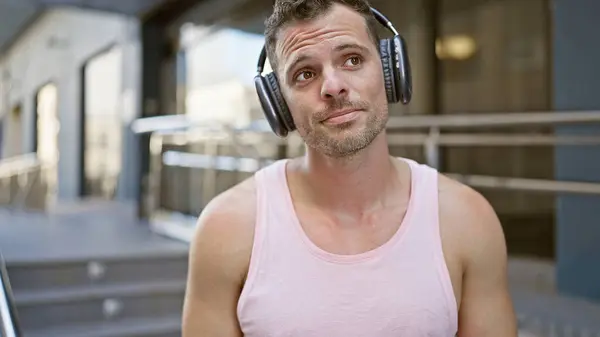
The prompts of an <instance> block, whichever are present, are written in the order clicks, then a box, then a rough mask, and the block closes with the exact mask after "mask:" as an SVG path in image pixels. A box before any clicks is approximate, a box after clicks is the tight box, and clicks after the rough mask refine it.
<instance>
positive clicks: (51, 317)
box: [7, 254, 187, 337]
mask: <svg viewBox="0 0 600 337" xmlns="http://www.w3.org/2000/svg"><path fill="white" fill-rule="evenodd" d="M7 270H8V274H9V277H10V281H11V285H12V289H13V293H14V298H15V303H16V306H17V311H18V315H19V320H20V323H21V326H22V329H23V333H24V336H25V337H59V336H60V337H142V336H144V337H176V336H181V329H180V326H181V309H182V304H183V295H184V290H185V277H186V272H187V258H186V256H185V255H184V254H179V255H177V254H164V255H163V256H149V257H129V258H127V257H123V258H118V259H105V260H91V259H86V260H74V261H63V262H60V261H46V262H43V263H38V262H31V263H16V264H15V263H13V264H11V263H7Z"/></svg>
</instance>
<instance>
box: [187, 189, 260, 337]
mask: <svg viewBox="0 0 600 337" xmlns="http://www.w3.org/2000/svg"><path fill="white" fill-rule="evenodd" d="M252 184H253V183H252V182H250V181H248V182H244V183H242V184H241V185H238V186H236V187H234V188H233V189H231V190H229V191H227V192H225V193H224V194H222V195H220V196H218V197H217V198H215V199H214V200H213V201H211V202H210V204H209V205H208V206H207V207H206V209H205V210H204V211H203V212H202V214H201V215H200V217H199V219H198V227H197V230H196V233H195V236H194V239H193V241H192V243H191V247H190V255H189V270H188V282H187V289H186V294H185V301H184V308H183V324H182V336H183V337H217V336H219V337H241V336H242V332H241V331H240V328H239V323H238V320H237V315H236V310H237V301H238V298H239V295H240V292H241V289H242V286H243V282H244V278H245V275H246V272H247V269H248V263H249V259H250V253H251V250H252V237H253V233H254V228H253V227H254V200H255V197H254V192H253V186H252Z"/></svg>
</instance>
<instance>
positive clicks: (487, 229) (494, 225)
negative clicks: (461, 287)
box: [438, 174, 506, 264]
mask: <svg viewBox="0 0 600 337" xmlns="http://www.w3.org/2000/svg"><path fill="white" fill-rule="evenodd" d="M438 182H439V183H438V191H439V211H440V226H441V231H442V235H443V239H444V241H446V242H445V243H446V244H447V245H448V246H451V247H453V248H452V249H453V251H454V252H456V253H457V254H459V257H460V259H461V261H462V262H463V264H469V263H471V262H473V260H474V259H486V258H487V257H490V255H493V257H494V258H501V259H502V258H503V257H504V256H505V255H506V246H505V238H504V233H503V229H502V225H501V223H500V221H499V219H498V217H497V215H496V212H495V211H494V209H493V207H492V205H491V204H490V203H489V202H488V201H487V199H486V198H485V197H484V196H483V195H482V194H481V193H479V192H477V191H475V190H474V189H472V188H471V187H469V186H467V185H465V184H463V183H460V182H458V181H456V180H453V179H451V178H449V177H447V176H445V175H443V174H439V179H438Z"/></svg>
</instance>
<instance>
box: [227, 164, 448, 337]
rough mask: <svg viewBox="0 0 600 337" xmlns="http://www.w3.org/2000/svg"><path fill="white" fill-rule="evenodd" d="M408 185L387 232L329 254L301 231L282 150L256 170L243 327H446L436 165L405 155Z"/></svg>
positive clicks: (444, 336)
mask: <svg viewBox="0 0 600 337" xmlns="http://www.w3.org/2000/svg"><path fill="white" fill-rule="evenodd" d="M400 160H405V161H406V162H408V164H409V166H410V169H411V195H410V199H409V202H408V207H407V211H406V215H405V217H404V219H403V220H402V222H401V224H400V226H399V228H398V230H397V231H396V232H395V233H394V235H393V236H392V237H391V238H390V239H389V240H388V241H386V242H385V243H384V244H382V245H380V246H379V247H377V248H375V249H372V250H369V251H367V252H364V253H360V254H355V255H337V254H333V253H330V252H327V251H325V250H323V249H321V248H319V247H318V246H316V245H315V244H314V243H313V242H312V241H311V239H310V238H309V237H308V235H306V233H305V232H304V230H303V228H302V226H301V225H300V222H299V219H298V217H297V216H296V213H295V209H294V206H293V202H292V197H291V195H290V191H289V187H288V184H287V177H286V163H287V160H280V161H277V162H275V163H274V164H271V165H270V166H267V167H265V168H262V169H261V170H259V171H257V172H256V173H255V182H256V193H257V203H256V207H257V212H256V223H255V226H256V227H255V233H254V243H253V248H252V255H251V258H250V265H249V270H248V275H247V279H246V282H245V284H244V287H243V289H242V292H241V295H240V298H239V301H238V306H237V315H238V320H239V323H240V327H241V330H242V332H243V333H244V336H246V337H283V336H286V337H396V336H398V337H399V336H403V337H451V336H455V334H456V332H457V329H458V313H457V305H456V300H455V296H454V292H453V289H452V284H451V280H450V275H449V272H448V269H447V266H446V263H445V259H444V254H443V251H442V243H441V237H440V231H439V217H438V187H437V185H438V174H437V171H436V170H434V169H433V168H430V167H428V166H426V165H422V164H418V163H416V162H415V161H412V160H409V159H400Z"/></svg>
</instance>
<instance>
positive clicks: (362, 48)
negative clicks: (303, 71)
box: [285, 43, 369, 76]
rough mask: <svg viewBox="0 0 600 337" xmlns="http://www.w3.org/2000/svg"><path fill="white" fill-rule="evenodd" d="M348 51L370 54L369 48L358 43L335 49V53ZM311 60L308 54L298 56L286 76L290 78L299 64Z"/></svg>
mask: <svg viewBox="0 0 600 337" xmlns="http://www.w3.org/2000/svg"><path fill="white" fill-rule="evenodd" d="M347 49H358V50H360V51H361V52H362V53H365V54H368V53H369V48H367V47H365V46H363V45H360V44H358V43H344V44H340V45H337V46H335V47H334V48H333V51H335V52H340V51H344V50H347ZM310 58H311V57H310V56H309V55H306V54H303V55H300V56H298V57H297V58H296V59H294V61H293V62H292V63H290V65H289V66H288V67H287V69H286V72H285V73H286V75H287V76H290V72H291V71H292V70H293V69H295V68H296V66H297V65H298V64H299V63H302V62H304V61H306V60H308V59H310Z"/></svg>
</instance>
